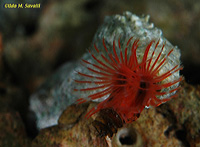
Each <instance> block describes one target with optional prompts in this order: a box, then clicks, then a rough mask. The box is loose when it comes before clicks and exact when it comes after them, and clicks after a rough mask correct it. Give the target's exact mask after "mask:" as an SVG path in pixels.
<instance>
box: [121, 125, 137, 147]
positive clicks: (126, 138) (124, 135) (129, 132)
mask: <svg viewBox="0 0 200 147" xmlns="http://www.w3.org/2000/svg"><path fill="white" fill-rule="evenodd" d="M119 133H120V134H119V142H120V143H121V145H133V144H135V143H136V140H137V134H136V132H135V130H133V129H128V128H125V129H124V130H123V129H122V130H121V131H120V132H119Z"/></svg>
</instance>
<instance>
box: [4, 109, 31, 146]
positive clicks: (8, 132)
mask: <svg viewBox="0 0 200 147" xmlns="http://www.w3.org/2000/svg"><path fill="white" fill-rule="evenodd" d="M29 144H30V140H29V139H28V137H27V135H26V131H25V127H24V124H23V122H22V119H21V117H20V115H19V113H18V112H13V111H4V112H2V111H1V112H0V146H2V147H9V146H12V147H26V146H28V145H29Z"/></svg>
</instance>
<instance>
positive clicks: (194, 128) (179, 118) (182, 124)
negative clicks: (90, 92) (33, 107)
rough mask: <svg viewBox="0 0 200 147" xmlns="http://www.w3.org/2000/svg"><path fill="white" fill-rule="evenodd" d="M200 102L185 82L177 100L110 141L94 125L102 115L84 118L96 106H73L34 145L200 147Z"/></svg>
mask: <svg viewBox="0 0 200 147" xmlns="http://www.w3.org/2000/svg"><path fill="white" fill-rule="evenodd" d="M199 99H200V93H199V87H193V86H191V85H189V84H187V83H185V82H184V83H183V85H182V89H181V90H180V91H179V95H178V97H177V98H174V99H172V100H171V101H169V102H167V103H165V104H162V105H160V106H159V107H157V108H150V109H145V110H144V111H143V112H142V113H141V115H140V118H139V119H137V121H135V122H133V123H131V124H126V125H124V126H123V127H122V128H120V129H118V132H117V133H116V134H115V135H114V136H113V137H112V138H110V139H109V138H104V137H98V133H97V132H96V130H95V129H94V127H93V126H92V124H91V123H92V121H94V120H95V118H96V116H97V115H98V114H95V115H94V116H92V117H91V118H89V119H86V118H85V117H84V116H85V114H86V112H87V111H88V110H90V109H91V108H92V107H93V106H95V105H96V103H85V104H82V105H71V106H69V107H68V108H67V109H66V110H65V111H64V112H63V113H62V115H61V116H60V118H59V121H58V125H56V126H54V127H50V128H46V129H42V130H41V131H40V133H39V135H38V136H37V137H36V139H35V140H34V141H33V145H34V146H37V145H42V146H51V145H67V144H68V145H69V144H70V145H74V146H77V145H83V146H113V147H121V146H127V145H128V146H136V147H140V146H147V147H151V146H169V147H170V146H171V147H173V146H177V147H181V146H184V147H188V146H198V145H200V144H199V142H200V136H199V131H200V128H199V124H200V123H199V120H200V111H199V109H198V108H197V107H196V106H199ZM191 104H193V105H191ZM194 104H195V105H196V106H194ZM58 136H59V137H58Z"/></svg>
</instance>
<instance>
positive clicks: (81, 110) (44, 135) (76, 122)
mask: <svg viewBox="0 0 200 147" xmlns="http://www.w3.org/2000/svg"><path fill="white" fill-rule="evenodd" d="M87 108H88V104H83V105H81V106H79V105H72V106H70V107H68V108H67V109H66V110H65V111H64V112H63V114H62V115H61V117H60V118H59V121H58V125H56V126H53V127H49V128H45V129H42V130H41V131H40V133H39V135H38V136H37V137H36V138H35V139H34V140H33V142H32V147H37V146H40V147H43V146H44V147H45V146H49V147H51V146H83V147H92V146H97V147H101V146H102V147H107V146H108V145H107V142H106V140H105V138H100V137H98V136H97V135H96V132H95V131H94V129H93V128H92V126H91V121H92V119H89V120H87V119H85V118H84V114H85V112H86V111H87Z"/></svg>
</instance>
